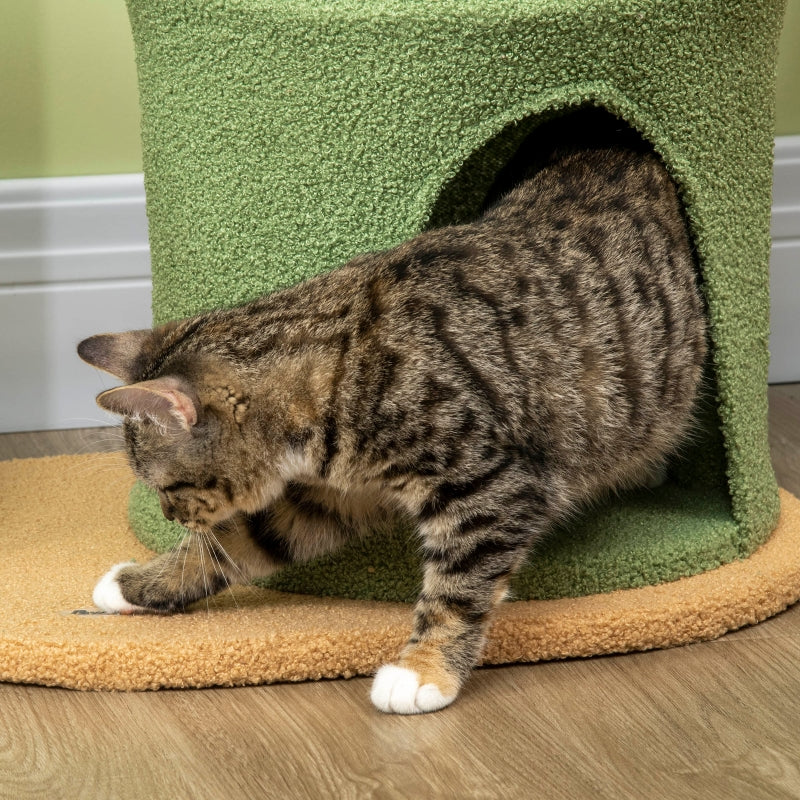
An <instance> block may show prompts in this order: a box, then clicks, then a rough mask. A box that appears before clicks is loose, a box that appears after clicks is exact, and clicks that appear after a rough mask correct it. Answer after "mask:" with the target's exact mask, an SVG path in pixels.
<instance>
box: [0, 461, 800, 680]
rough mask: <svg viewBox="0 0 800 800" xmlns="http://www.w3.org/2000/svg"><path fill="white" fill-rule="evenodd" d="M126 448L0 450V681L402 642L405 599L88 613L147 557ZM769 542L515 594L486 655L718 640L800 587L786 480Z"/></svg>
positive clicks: (376, 653)
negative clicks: (665, 573)
mask: <svg viewBox="0 0 800 800" xmlns="http://www.w3.org/2000/svg"><path fill="white" fill-rule="evenodd" d="M132 483H133V478H132V476H131V474H130V472H129V470H128V468H127V466H126V465H125V463H124V460H123V458H122V457H121V456H120V455H119V454H112V455H83V456H58V457H55V458H42V459H27V460H21V461H10V462H3V463H0V520H1V522H0V525H1V526H2V527H1V528H0V547H1V548H2V550H0V552H1V553H2V558H0V608H2V621H0V680H2V681H8V682H20V683H38V684H45V685H48V686H64V687H69V688H74V689H126V690H132V689H157V688H161V687H199V686H233V685H244V684H255V683H267V682H272V681H296V680H306V679H317V678H323V677H338V676H346V677H349V676H353V675H363V674H369V673H370V672H372V671H373V670H374V669H375V668H376V667H377V666H378V665H379V664H381V663H382V662H384V661H386V660H388V659H391V658H393V657H394V655H395V654H396V653H397V651H398V649H399V648H400V647H401V645H402V644H403V642H404V641H405V639H406V637H407V635H408V633H409V629H410V625H411V614H412V611H411V607H410V606H405V605H400V604H394V603H378V602H361V601H354V600H338V599H330V598H324V599H323V598H316V597H307V596H301V595H291V594H283V593H279V592H274V591H267V590H262V589H255V588H250V587H241V588H237V589H236V590H235V593H233V594H232V593H223V594H222V595H220V596H219V597H218V598H215V599H213V600H211V601H209V603H208V604H206V603H205V602H202V603H199V604H197V605H196V606H195V607H194V610H193V611H192V612H191V613H187V614H181V615H177V616H172V617H166V616H105V615H95V614H80V613H78V614H76V613H73V612H75V611H76V610H81V609H82V610H88V611H91V610H92V605H91V592H92V588H93V586H94V584H95V582H96V580H97V579H98V577H99V576H100V575H102V574H103V573H104V572H105V571H106V570H107V569H108V568H109V567H110V566H111V565H112V564H114V563H117V562H119V561H123V560H128V559H131V558H133V559H136V560H145V559H147V558H149V556H150V554H149V552H148V551H147V550H145V549H144V547H143V546H142V545H141V544H140V543H139V542H138V541H137V540H136V539H135V537H134V536H133V534H132V533H131V532H130V531H129V529H128V523H127V514H126V508H127V497H128V491H129V489H130V487H131V485H132ZM781 501H782V515H781V520H780V523H779V525H778V528H777V529H776V530H775V532H774V534H773V535H772V537H771V539H770V540H769V541H768V542H767V543H766V544H765V545H764V546H763V547H761V548H760V549H759V550H758V551H757V552H756V553H755V554H753V555H752V556H751V557H750V558H748V559H746V560H745V561H737V562H734V563H732V564H729V565H727V566H725V567H721V568H720V569H717V570H714V571H711V572H707V573H704V574H702V575H698V576H695V577H692V578H685V579H682V580H679V581H676V582H674V583H669V584H662V585H660V586H651V587H646V588H643V589H632V590H625V591H619V592H614V593H611V594H605V595H595V596H590V597H582V598H578V599H567V600H550V601H532V602H517V603H514V602H509V603H506V604H504V605H503V606H502V607H501V608H500V610H499V612H498V614H497V616H496V619H495V622H494V625H493V628H492V632H491V635H490V638H489V643H488V646H487V648H486V653H485V658H484V661H485V663H493V664H501V663H510V662H516V661H539V660H544V659H554V658H565V657H572V656H589V655H597V654H600V653H618V652H624V651H628V650H646V649H650V648H656V647H668V646H671V645H678V644H685V643H687V642H693V641H698V640H702V639H712V638H714V637H717V636H720V635H721V634H723V633H725V632H726V631H729V630H733V629H735V628H739V627H741V626H743V625H749V624H753V623H755V622H759V621H760V620H763V619H765V618H767V617H769V616H771V615H773V614H776V613H778V612H779V611H782V610H783V609H784V608H786V607H787V606H788V605H790V604H792V603H794V602H795V601H796V600H798V598H800V501H798V500H797V499H796V498H795V497H793V496H792V495H790V494H789V493H787V492H781Z"/></svg>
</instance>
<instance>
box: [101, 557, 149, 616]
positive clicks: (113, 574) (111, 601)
mask: <svg viewBox="0 0 800 800" xmlns="http://www.w3.org/2000/svg"><path fill="white" fill-rule="evenodd" d="M135 563H136V562H135V561H124V562H122V563H121V564H115V565H114V566H113V567H111V569H110V570H109V571H108V572H106V574H105V575H103V577H102V578H100V580H99V581H98V583H97V586H95V587H94V591H93V592H92V602H93V603H94V604H95V605H96V606H97V607H98V608H99V609H100V610H101V611H105V612H106V614H142V613H147V612H149V611H150V609H148V608H144V606H136V605H134V604H133V603H129V602H128V601H127V600H126V599H125V598H124V597H123V596H122V590H121V589H120V586H119V581H118V580H117V575H119V573H120V571H121V570H123V569H125V567H131V566H133V565H134V564H135Z"/></svg>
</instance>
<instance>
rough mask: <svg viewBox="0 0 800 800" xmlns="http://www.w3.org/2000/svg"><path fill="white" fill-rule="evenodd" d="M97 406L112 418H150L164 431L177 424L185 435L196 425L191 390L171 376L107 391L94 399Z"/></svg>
mask: <svg viewBox="0 0 800 800" xmlns="http://www.w3.org/2000/svg"><path fill="white" fill-rule="evenodd" d="M97 404H98V405H99V406H100V407H101V408H104V409H105V410H106V411H111V412H112V413H113V414H122V415H124V416H129V417H131V416H140V417H150V419H153V420H155V421H156V422H158V423H160V424H161V425H163V426H164V427H167V428H168V427H171V426H174V425H175V424H176V423H177V424H178V425H179V426H180V427H181V428H183V430H185V431H188V430H191V428H192V427H194V426H195V425H196V424H197V418H198V407H199V404H198V400H197V396H196V395H195V393H194V391H193V390H192V388H191V386H189V384H188V383H187V382H186V381H184V380H182V379H181V378H177V377H172V376H167V377H164V378H156V379H155V380H152V381H143V382H142V383H132V384H131V385H130V386H118V387H117V388H115V389H109V390H108V391H106V392H103V393H102V394H99V395H98V396H97Z"/></svg>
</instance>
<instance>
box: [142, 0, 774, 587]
mask: <svg viewBox="0 0 800 800" xmlns="http://www.w3.org/2000/svg"><path fill="white" fill-rule="evenodd" d="M128 8H129V13H130V18H131V23H132V28H133V33H134V40H135V44H136V52H137V64H138V70H139V83H140V96H141V108H142V131H143V145H144V167H145V181H146V188H147V208H148V215H149V219H150V237H151V252H152V261H153V310H154V317H155V321H156V322H163V321H165V320H167V319H170V318H174V317H181V316H186V315H190V314H192V313H195V312H197V311H200V310H204V309H209V308H212V307H215V306H228V305H234V304H237V303H240V302H242V301H244V300H247V299H249V298H251V297H254V296H256V295H258V294H261V293H264V292H269V291H272V290H275V289H278V288H281V287H284V286H287V285H289V284H292V283H295V282H297V281H299V280H302V279H303V278H306V277H308V276H311V275H313V274H316V273H318V272H320V271H322V270H326V269H330V268H332V267H334V266H336V265H338V264H341V263H343V262H345V261H346V260H348V259H349V258H350V257H352V256H354V255H357V254H358V253H361V252H364V251H369V250H376V249H383V248H386V247H389V246H391V245H394V244H397V243H398V242H400V241H402V240H403V239H406V238H408V237H409V236H411V235H413V234H415V233H416V232H418V231H419V230H421V229H423V228H425V227H426V226H427V225H431V224H442V223H447V222H452V221H459V220H460V219H463V218H464V217H465V216H468V215H469V214H470V213H472V212H474V210H475V209H476V208H477V207H479V206H480V204H481V202H482V201H483V199H484V197H485V195H486V192H487V190H488V187H489V186H490V184H491V183H492V181H493V180H494V178H495V176H496V174H497V173H498V171H499V170H500V169H501V168H502V167H503V166H504V165H505V164H506V163H507V162H508V161H509V159H510V158H511V157H512V156H513V154H514V153H515V151H516V149H517V147H518V146H519V144H520V142H521V141H522V139H523V137H524V136H525V135H526V134H527V133H528V132H530V130H532V129H533V128H534V127H535V126H536V124H537V123H538V122H540V121H542V120H544V119H545V118H547V117H549V116H551V115H553V114H554V113H560V112H563V111H566V110H568V109H570V108H574V107H577V106H579V105H582V104H587V103H590V104H596V105H601V106H603V107H605V108H607V109H608V110H609V111H611V112H612V113H614V114H616V115H618V116H619V117H621V118H623V119H625V120H626V121H628V122H629V123H630V124H632V125H633V126H634V127H636V128H637V129H638V130H639V131H641V132H642V133H643V134H644V136H645V137H646V138H648V139H649V140H650V141H651V142H652V143H653V144H654V145H655V147H656V149H657V150H658V152H659V153H660V154H661V155H662V157H663V158H664V160H665V162H666V164H667V166H668V168H669V169H670V171H671V172H672V174H673V176H674V177H675V178H676V180H677V181H678V183H679V185H680V187H681V190H682V195H683V199H684V203H685V206H686V210H687V214H688V217H689V220H690V225H691V229H692V234H693V237H694V241H695V244H696V247H697V253H698V258H699V261H700V264H701V267H702V270H703V276H704V280H705V291H706V297H707V299H708V305H709V315H710V320H711V332H712V340H713V342H712V344H713V364H714V377H713V379H712V381H711V387H710V394H711V396H712V398H713V399H714V403H715V406H716V412H715V413H711V414H708V415H706V418H705V422H704V425H703V431H702V433H701V434H700V435H699V437H698V442H697V444H696V445H695V447H694V450H693V451H692V453H691V456H690V458H689V459H688V463H687V464H684V466H683V467H682V469H681V470H680V472H681V474H682V477H681V478H680V480H679V483H682V484H684V485H683V486H682V488H679V487H678V486H677V485H676V484H671V485H670V486H667V487H664V488H663V489H662V490H660V491H657V492H655V493H652V494H650V495H643V494H638V495H634V496H626V497H624V498H621V499H620V500H617V501H615V502H614V503H612V504H611V505H609V506H608V507H604V508H603V510H597V511H594V512H591V513H590V514H589V515H587V516H586V517H585V519H584V521H583V522H582V523H579V524H578V523H576V526H575V528H574V529H573V530H572V531H571V532H570V533H562V534H560V535H559V536H556V537H554V538H553V540H552V543H551V544H550V545H548V546H547V547H546V548H545V550H544V551H543V552H542V553H541V554H540V556H541V559H540V564H541V565H540V566H539V567H533V569H536V570H537V571H536V572H534V573H531V575H530V576H529V577H525V576H522V577H521V578H520V580H519V581H518V583H517V588H516V590H517V593H518V595H520V596H523V595H525V594H530V595H532V596H548V597H554V596H559V595H577V594H582V593H586V592H596V591H606V590H610V589H613V588H619V587H620V586H625V585H640V584H641V583H643V582H658V581H663V580H669V579H672V578H676V577H679V576H681V575H685V574H692V573H696V572H698V571H702V570H704V569H708V568H710V567H712V566H716V565H718V564H720V563H724V562H726V561H729V560H731V559H732V558H735V557H741V556H746V555H748V554H749V553H751V552H752V551H753V550H754V549H755V548H756V547H757V546H758V545H759V544H760V543H761V542H762V541H764V539H765V538H766V537H767V536H768V534H769V532H770V531H771V530H772V528H773V526H774V524H775V522H776V519H777V512H778V494H777V487H776V484H775V479H774V476H773V473H772V469H771V465H770V462H769V452H768V445H767V429H766V423H767V417H766V376H767V363H768V354H767V336H768V314H769V297H768V288H769V281H768V258H769V247H770V239H769V217H770V191H771V155H772V142H773V127H772V125H773V100H774V97H773V95H774V92H773V84H774V67H775V55H776V52H775V46H776V41H777V36H778V32H779V28H780V22H781V16H782V12H783V0H766V1H762V2H755V0H708V1H707V2H704V3H698V2H696V0H663V2H655V0H649V1H645V0H529V1H528V2H515V1H514V0H458V1H456V0H438V2H433V0H397V1H396V2H394V1H391V0H351V1H348V0H343V1H342V2H327V3H325V2H317V0H216V1H215V2H211V0H171V2H162V1H160V0H159V1H157V0H128ZM717 428H719V429H721V432H722V438H721V440H720V438H719V437H718V436H717ZM723 461H724V464H725V467H724V471H725V473H726V474H727V488H725V487H724V486H723V482H721V481H720V480H718V477H719V475H718V472H719V469H718V465H719V464H720V462H723ZM687 475H688V476H691V480H689V485H686V483H687V480H688V479H687V477H686V476H687ZM131 520H132V523H133V526H134V528H135V530H137V532H138V533H139V534H140V535H141V536H142V537H143V538H144V537H149V542H150V543H151V544H154V545H155V546H157V547H159V548H160V547H163V546H164V545H165V544H166V543H167V542H168V541H169V540H170V539H171V537H173V538H174V532H173V530H172V527H171V526H170V524H169V523H166V522H164V521H163V519H161V518H160V512H159V511H158V504H157V502H155V501H154V499H153V498H151V497H150V496H149V495H148V494H147V493H146V492H145V491H143V490H142V489H141V488H140V489H138V490H136V491H135V492H134V494H133V495H132V498H131ZM369 541H370V543H371V544H370V545H369V546H368V548H367V549H366V550H360V551H359V554H358V555H357V556H356V555H352V554H342V555H340V556H339V558H338V559H335V560H332V561H328V562H325V563H324V564H314V565H310V566H309V567H307V568H304V569H303V570H298V571H296V573H295V572H293V573H290V574H287V575H285V576H284V577H282V578H281V579H280V580H281V584H280V585H281V588H290V587H291V588H293V589H296V590H298V591H305V592H319V593H342V594H351V595H352V594H356V595H358V596H364V595H365V594H374V595H375V596H380V597H392V596H394V597H404V598H407V597H408V596H409V592H408V586H409V583H408V581H407V580H406V579H405V578H403V580H401V581H400V583H401V584H402V587H400V586H399V585H397V583H396V581H395V578H396V573H397V570H395V569H393V568H392V566H391V565H392V560H393V559H394V558H395V557H396V553H395V549H396V547H397V546H399V545H396V544H381V543H382V542H390V541H393V540H390V539H386V538H385V537H373V538H372V539H371V540H369ZM409 547H411V548H412V549H413V545H403V546H402V547H401V549H402V550H403V552H407V550H408V548H409ZM403 548H405V549H403ZM351 563H352V564H353V567H351V566H349V564H351ZM403 563H407V562H405V561H404V562H403ZM356 564H359V565H361V566H360V567H356V566H355V565H356ZM365 565H366V566H365ZM369 567H372V568H373V569H374V570H375V571H374V572H369V570H368V568H369ZM365 575H366V576H369V580H367V579H366V578H365V577H364V576H365ZM298 576H299V577H298ZM414 581H416V578H414ZM276 585H279V584H277V583H276ZM367 586H368V587H371V588H369V589H368V590H367V589H364V588H363V587H367ZM359 587H361V588H359ZM392 587H395V588H392ZM521 587H528V588H521Z"/></svg>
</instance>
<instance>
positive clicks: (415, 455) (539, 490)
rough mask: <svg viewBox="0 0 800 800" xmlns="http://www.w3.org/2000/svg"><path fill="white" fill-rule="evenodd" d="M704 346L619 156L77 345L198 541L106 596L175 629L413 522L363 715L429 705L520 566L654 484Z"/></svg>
mask: <svg viewBox="0 0 800 800" xmlns="http://www.w3.org/2000/svg"><path fill="white" fill-rule="evenodd" d="M705 338H706V330H705V321H704V307H703V303H702V300H701V295H700V293H699V291H698V288H697V280H696V274H695V267H694V264H693V259H692V255H691V252H690V244H689V240H688V236H687V232H686V228H685V223H684V219H683V216H682V214H681V209H680V204H679V201H678V197H677V194H676V190H675V187H674V185H673V183H672V181H671V180H670V178H669V177H668V175H667V173H666V172H665V170H664V168H663V166H662V165H661V163H660V161H659V160H658V159H657V158H656V157H655V156H654V155H652V154H651V153H648V152H643V151H642V150H641V149H627V148H622V147H611V148H607V149H602V150H600V149H595V150H592V149H588V150H582V151H569V152H565V153H561V154H560V155H558V156H556V157H554V158H553V159H551V160H550V161H549V162H547V163H546V164H545V165H544V166H543V167H541V168H540V169H539V170H538V172H536V173H535V174H534V176H533V177H531V178H530V179H528V180H526V181H524V182H522V183H521V184H520V185H518V186H517V187H516V188H515V189H513V190H512V191H511V192H510V193H509V194H507V195H506V196H505V197H503V199H501V200H500V201H499V202H498V203H497V204H496V205H495V206H494V207H493V208H491V209H490V210H489V211H487V212H486V213H485V214H484V215H483V216H482V217H481V218H480V219H478V220H477V221H476V222H473V223H470V224H465V225H460V226H452V227H448V228H442V229H438V230H433V231H428V232H425V233H422V234H421V235H419V236H417V237H416V238H414V239H412V240H410V241H408V242H405V243H404V244H401V245H400V246H398V247H396V248H394V249H392V250H389V251H387V252H383V253H377V254H370V255H365V256H362V257H359V258H356V259H355V260H353V261H352V262H351V263H349V264H347V265H345V266H344V267H342V268H340V269H338V270H335V271H333V272H331V273H329V274H326V275H324V276H320V277H317V278H315V279H313V280H310V281H308V282H307V283H305V284H302V285H299V286H296V287H293V288H290V289H287V290H285V291H282V292H279V293H276V294H274V295H271V296H268V297H264V298H261V299H258V300H256V301H254V302H252V303H250V304H248V305H245V306H243V307H239V308H233V309H230V310H220V311H213V312H211V313H208V314H203V315H200V316H197V317H194V318H192V319H189V320H184V321H181V322H174V323H170V324H168V325H165V326H162V327H160V328H156V329H154V330H153V331H135V332H129V333H127V334H117V335H113V334H108V335H101V336H98V337H92V338H91V339H88V340H86V341H85V342H83V343H82V344H81V345H80V348H79V352H80V354H81V355H82V357H84V358H85V359H86V360H87V361H89V362H90V363H93V364H95V365H96V366H99V367H101V368H103V369H106V370H108V371H110V372H112V373H114V374H115V375H118V376H119V377H121V378H122V379H123V380H124V381H125V382H126V385H125V386H123V387H120V388H119V389H114V390H111V391H109V392H105V393H103V394H102V395H100V397H99V398H98V402H99V403H100V405H102V406H104V407H105V408H108V409H110V410H112V411H115V412H117V413H120V414H123V415H124V416H125V422H124V428H125V434H126V439H127V443H128V450H129V454H130V459H131V464H132V466H133V468H134V470H135V472H136V474H137V475H138V476H139V477H140V478H141V479H142V480H143V481H145V482H146V483H147V484H149V485H150V486H152V487H154V488H155V489H157V490H158V491H159V494H160V497H161V502H162V508H163V510H164V513H165V515H166V516H168V517H169V518H174V519H177V520H178V521H180V522H181V523H183V524H184V525H186V526H187V527H188V528H190V529H191V530H192V531H193V533H194V535H193V536H191V537H189V538H187V539H186V540H185V541H184V543H182V544H181V545H180V547H179V548H178V549H177V550H176V551H175V552H173V553H169V554H166V555H163V556H160V557H159V558H157V559H155V560H154V561H153V562H151V563H150V564H147V565H144V566H127V567H124V568H121V569H119V570H118V574H117V573H115V578H114V579H115V580H116V581H117V584H118V586H119V589H120V590H121V594H122V596H123V597H124V599H125V601H126V602H127V603H129V604H132V605H133V606H136V607H139V608H147V609H154V610H161V611H174V610H179V609H183V608H184V607H185V606H187V605H188V604H190V603H192V602H194V601H196V600H198V599H200V598H202V597H204V596H206V595H208V594H209V593H213V592H216V591H219V590H220V589H221V588H222V587H223V586H225V585H226V584H227V583H230V582H234V581H241V580H248V579H250V578H253V577H255V576H260V575H264V574H269V573H270V572H272V571H273V570H275V569H279V568H280V566H281V565H283V564H287V563H291V562H293V561H298V560H306V559H310V558H313V557H315V556H318V555H321V554H323V553H326V552H329V551H331V550H332V549H335V548H336V547H338V546H339V545H340V544H341V543H342V542H344V541H346V540H347V539H348V538H349V537H351V536H356V535H360V534H361V533H362V532H363V531H365V530H367V529H369V528H370V526H372V525H373V524H374V523H375V521H376V520H377V519H378V518H380V517H381V516H382V515H384V514H391V513H402V514H406V515H410V516H411V517H412V518H413V519H414V520H415V521H416V523H417V526H418V530H419V535H420V539H421V548H422V553H423V556H424V564H425V567H424V580H423V586H422V588H421V592H420V596H419V600H418V603H417V606H416V615H415V622H414V629H413V631H412V634H411V638H410V640H409V643H408V645H407V646H406V648H405V649H404V650H403V652H402V654H401V655H400V657H399V661H398V664H397V665H396V667H393V668H392V669H390V670H382V671H381V672H380V673H379V675H378V678H377V680H376V684H375V691H374V693H373V699H374V700H375V702H376V704H377V705H378V706H379V707H380V708H382V709H383V710H387V711H401V712H409V711H421V710H422V711H424V710H430V709H432V708H437V707H440V706H441V705H446V704H447V703H448V702H450V701H451V700H452V699H453V698H454V697H455V696H456V695H457V694H458V691H459V689H460V687H461V685H462V684H463V682H464V680H465V679H466V677H467V676H468V674H469V672H470V670H471V668H472V667H473V665H474V664H475V663H476V661H477V659H478V658H479V656H480V652H481V647H482V643H483V641H484V638H485V635H486V631H487V627H488V625H489V623H490V617H491V612H492V609H493V608H494V607H495V606H496V604H497V603H498V602H499V601H500V600H501V599H502V597H503V595H504V593H505V587H506V585H507V582H508V579H509V576H510V575H511V574H512V573H513V571H514V570H515V568H516V567H517V565H519V563H520V562H521V561H522V560H523V559H524V558H525V557H526V554H527V553H528V551H529V549H530V547H531V545H532V544H533V543H534V542H535V541H536V540H537V539H539V538H540V537H541V536H543V535H544V534H545V533H546V531H547V530H548V529H549V528H551V527H552V526H553V525H554V523H556V522H558V521H559V520H561V519H563V518H564V517H565V516H566V515H568V514H570V513H572V512H573V511H574V510H575V509H576V508H577V507H578V506H579V505H580V504H583V503H586V502H587V501H590V500H591V499H592V498H594V497H596V496H598V494H600V493H603V492H607V491H609V490H615V489H618V488H620V487H626V486H634V485H637V484H644V483H647V482H648V481H649V480H650V479H651V478H652V476H653V475H656V474H658V473H659V471H661V470H663V466H664V463H665V460H666V458H667V457H668V456H669V455H670V454H671V453H673V452H674V451H675V450H676V448H677V447H678V446H679V444H680V442H681V440H682V439H683V438H684V437H685V435H686V432H687V429H688V428H689V426H690V424H691V416H692V408H693V404H694V400H695V397H696V394H697V391H698V386H699V383H700V379H701V373H702V370H703V364H704V360H705V355H706V343H705ZM111 610H114V609H113V608H112V609H111ZM426 698H427V699H426ZM430 698H433V699H430Z"/></svg>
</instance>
